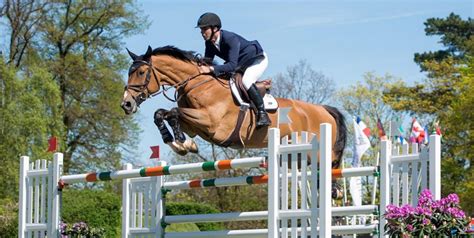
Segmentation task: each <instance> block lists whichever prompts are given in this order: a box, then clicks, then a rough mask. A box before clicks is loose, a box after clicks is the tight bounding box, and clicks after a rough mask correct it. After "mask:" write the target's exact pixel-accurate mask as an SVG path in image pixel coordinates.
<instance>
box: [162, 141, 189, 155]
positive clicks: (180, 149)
mask: <svg viewBox="0 0 474 238" xmlns="http://www.w3.org/2000/svg"><path fill="white" fill-rule="evenodd" d="M167 144H168V145H169V146H170V147H171V149H172V150H173V151H174V152H175V153H177V154H178V155H181V156H185V155H186V154H187V153H188V150H187V149H186V148H185V147H184V146H183V144H181V143H179V142H178V141H173V142H170V143H167Z"/></svg>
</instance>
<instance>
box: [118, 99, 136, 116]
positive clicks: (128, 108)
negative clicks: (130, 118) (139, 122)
mask: <svg viewBox="0 0 474 238" xmlns="http://www.w3.org/2000/svg"><path fill="white" fill-rule="evenodd" d="M120 106H121V107H122V109H123V111H124V112H125V114H127V115H129V114H132V113H135V112H136V111H137V103H136V102H135V100H133V99H132V100H123V101H122V103H121V104H120Z"/></svg>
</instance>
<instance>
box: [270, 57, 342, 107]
mask: <svg viewBox="0 0 474 238" xmlns="http://www.w3.org/2000/svg"><path fill="white" fill-rule="evenodd" d="M274 78H275V80H274V81H275V82H274V84H273V87H272V95H274V96H276V97H284V98H291V99H297V100H302V101H305V102H309V103H313V104H322V103H328V102H329V101H330V100H331V98H332V95H333V94H334V91H335V85H334V81H333V80H331V79H329V78H328V77H326V76H325V75H324V74H322V73H320V72H316V71H315V70H314V69H313V68H312V67H311V65H309V64H308V62H307V61H306V60H300V61H299V62H298V63H297V64H295V65H291V66H288V67H287V70H286V72H285V73H279V74H277V75H276V76H275V77H274Z"/></svg>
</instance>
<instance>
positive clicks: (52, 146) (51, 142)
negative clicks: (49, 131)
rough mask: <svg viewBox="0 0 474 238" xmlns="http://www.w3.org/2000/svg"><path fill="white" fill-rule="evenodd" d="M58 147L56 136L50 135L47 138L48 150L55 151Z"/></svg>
mask: <svg viewBox="0 0 474 238" xmlns="http://www.w3.org/2000/svg"><path fill="white" fill-rule="evenodd" d="M57 149H58V139H57V138H56V136H52V137H51V138H49V140H48V152H56V150H57Z"/></svg>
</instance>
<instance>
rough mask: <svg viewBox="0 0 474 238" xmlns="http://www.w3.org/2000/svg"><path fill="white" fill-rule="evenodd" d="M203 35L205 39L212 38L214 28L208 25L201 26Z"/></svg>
mask: <svg viewBox="0 0 474 238" xmlns="http://www.w3.org/2000/svg"><path fill="white" fill-rule="evenodd" d="M201 35H202V38H204V40H209V39H211V35H212V29H211V28H210V27H208V26H206V27H201Z"/></svg>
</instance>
